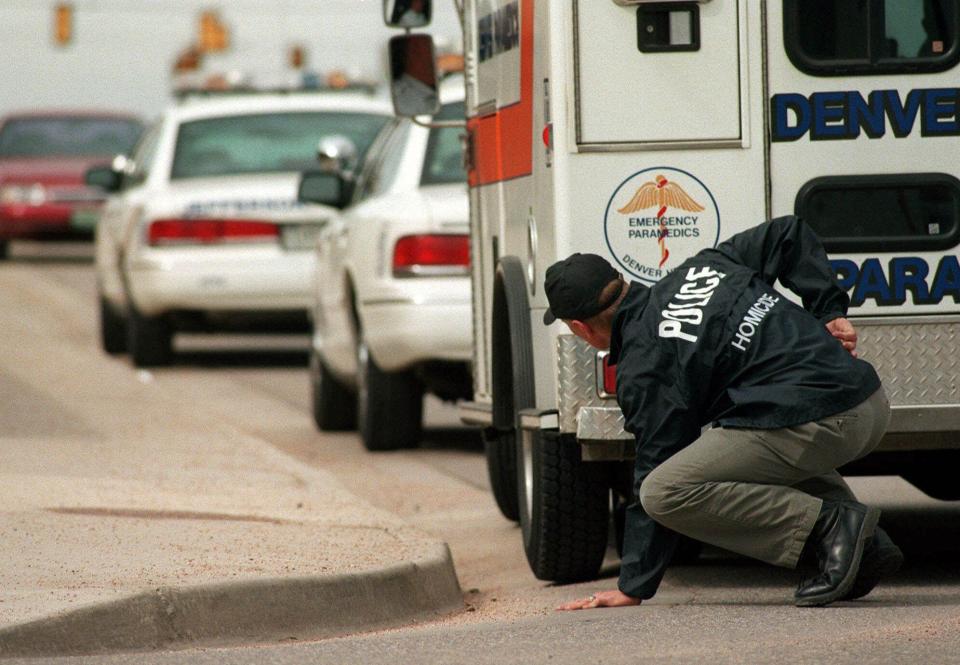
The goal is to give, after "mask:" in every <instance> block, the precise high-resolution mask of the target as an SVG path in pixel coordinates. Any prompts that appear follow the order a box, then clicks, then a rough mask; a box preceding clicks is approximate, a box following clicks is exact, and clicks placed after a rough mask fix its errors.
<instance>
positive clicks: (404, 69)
mask: <svg viewBox="0 0 960 665" xmlns="http://www.w3.org/2000/svg"><path fill="white" fill-rule="evenodd" d="M390 96H391V98H392V99H393V112H394V113H396V114H397V115H398V116H400V117H403V118H412V117H414V116H418V115H433V114H434V113H436V112H437V111H438V110H440V95H439V94H438V92H437V66H436V59H435V58H434V49H433V38H432V37H431V36H430V35H401V36H397V37H392V38H391V39H390Z"/></svg>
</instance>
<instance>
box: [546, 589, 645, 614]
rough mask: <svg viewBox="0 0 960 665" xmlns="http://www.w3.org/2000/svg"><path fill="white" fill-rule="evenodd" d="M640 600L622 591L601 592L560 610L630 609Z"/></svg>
mask: <svg viewBox="0 0 960 665" xmlns="http://www.w3.org/2000/svg"><path fill="white" fill-rule="evenodd" d="M640 602H641V601H640V599H639V598H634V597H633V596H628V595H627V594H625V593H622V592H620V591H600V592H598V593H595V594H593V595H592V596H590V597H589V598H580V599H579V600H574V601H572V602H569V603H565V604H563V605H561V606H560V607H558V608H557V609H558V610H591V609H593V608H595V607H628V606H630V605H639V604H640Z"/></svg>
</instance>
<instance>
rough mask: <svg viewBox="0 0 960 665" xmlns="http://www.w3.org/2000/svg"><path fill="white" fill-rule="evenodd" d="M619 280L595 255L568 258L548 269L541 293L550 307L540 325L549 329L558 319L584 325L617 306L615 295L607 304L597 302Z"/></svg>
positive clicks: (618, 293)
mask: <svg viewBox="0 0 960 665" xmlns="http://www.w3.org/2000/svg"><path fill="white" fill-rule="evenodd" d="M619 276H620V273H618V272H617V271H616V270H614V268H613V266H612V265H610V263H609V262H608V261H607V260H606V259H605V258H603V257H602V256H597V255H596V254H580V253H579V252H578V253H576V254H571V255H570V256H568V257H567V258H565V259H564V260H563V261H557V262H556V263H554V264H553V265H552V266H550V267H549V268H547V275H546V278H545V279H544V280H543V289H544V291H545V292H546V294H547V301H548V302H549V303H550V307H548V308H547V311H546V312H544V313H543V322H544V323H545V324H547V325H550V324H551V323H553V322H554V321H556V320H557V319H576V320H578V321H583V320H585V319H589V318H590V317H592V316H596V315H597V314H599V313H600V312H602V311H603V310H605V309H606V308H607V307H609V306H610V305H612V304H613V303H615V302H616V300H617V298H618V297H619V296H620V292H619V291H618V292H616V293H615V294H613V296H612V297H610V298H609V299H608V302H600V294H601V293H602V292H603V289H604V288H605V287H606V286H607V284H609V283H610V282H612V281H613V280H615V279H617V278H618V277H619Z"/></svg>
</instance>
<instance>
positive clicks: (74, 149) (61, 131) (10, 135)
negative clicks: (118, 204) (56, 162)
mask: <svg viewBox="0 0 960 665" xmlns="http://www.w3.org/2000/svg"><path fill="white" fill-rule="evenodd" d="M142 130H143V126H142V125H141V124H140V123H139V122H136V121H133V120H125V119H122V118H77V117H60V116H57V117H49V118H13V119H11V120H8V121H7V122H6V123H4V125H3V129H2V130H0V157H104V156H113V155H116V154H119V153H128V152H129V151H130V149H131V148H132V147H133V144H134V143H136V141H137V138H138V137H139V136H140V132H141V131H142Z"/></svg>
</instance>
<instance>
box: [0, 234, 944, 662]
mask: <svg viewBox="0 0 960 665" xmlns="http://www.w3.org/2000/svg"><path fill="white" fill-rule="evenodd" d="M89 256H90V248H89V247H88V246H83V245H66V246H48V245H39V244H32V243H17V244H15V245H14V247H13V258H12V260H10V261H9V262H6V263H3V264H0V271H23V272H24V273H25V274H27V275H30V276H31V277H32V278H35V279H36V280H37V281H39V282H43V283H44V284H46V285H48V288H49V289H50V297H51V300H52V301H53V300H57V301H61V302H62V301H63V300H64V299H76V300H78V301H82V302H87V303H89V316H88V317H83V319H82V320H81V321H78V323H77V324H76V325H73V326H70V327H68V328H67V330H69V334H71V335H74V336H78V337H82V338H83V339H86V340H88V341H89V349H90V353H91V354H99V355H101V356H102V358H103V362H104V363H108V362H113V363H115V362H126V361H125V360H120V361H118V360H116V359H110V358H108V357H107V356H105V355H103V354H102V353H101V352H100V350H99V348H98V346H97V341H96V340H97V337H96V319H95V302H96V301H95V287H94V277H93V268H92V265H91V264H90V262H89ZM39 306H40V307H42V306H43V305H42V303H41V304H40V305H39ZM31 315H32V313H31V312H30V311H25V312H23V316H31ZM24 343H25V344H29V343H30V341H29V340H24ZM306 343H307V340H306V338H305V337H299V336H284V337H278V338H269V337H252V338H251V337H219V336H218V337H211V336H191V337H183V338H180V339H178V340H177V349H178V355H177V359H176V362H175V364H174V365H173V366H172V367H170V368H164V369H159V370H155V371H152V372H149V373H141V377H142V379H143V380H151V381H154V380H155V381H164V382H169V383H171V384H174V385H176V386H178V387H179V388H181V389H183V390H184V391H189V392H190V393H191V394H195V395H197V398H198V399H207V400H209V403H210V408H211V409H219V410H221V411H227V412H230V413H233V414H235V417H236V419H237V422H238V423H240V424H241V425H242V427H243V428H244V429H246V430H247V431H249V432H250V433H251V434H255V435H256V436H258V437H259V438H261V439H262V440H263V441H264V445H271V446H275V447H276V448H278V449H280V450H282V451H284V452H286V453H287V454H289V455H291V456H293V457H295V458H296V459H298V460H300V461H301V462H303V463H305V464H309V465H316V466H319V467H322V468H324V469H326V470H327V471H330V472H332V473H334V474H336V476H337V477H338V478H339V479H340V480H341V482H343V484H344V485H346V487H347V488H348V489H349V490H351V491H352V492H353V493H355V494H357V495H358V496H361V497H363V498H364V499H366V500H368V501H370V502H371V503H374V504H375V505H377V506H379V507H382V508H385V509H388V510H390V511H392V512H394V513H396V514H399V515H401V516H402V517H404V518H405V519H406V520H407V521H409V522H410V523H412V524H413V525H415V526H418V527H421V528H423V529H425V530H427V531H428V532H430V533H432V534H435V535H437V536H439V537H441V538H443V539H444V540H446V541H447V542H448V543H449V545H450V547H451V551H452V553H453V556H454V560H455V563H456V567H457V573H458V576H459V579H460V583H461V586H462V588H463V590H464V594H465V601H466V607H467V610H466V611H465V612H463V613H461V614H459V615H456V616H453V617H450V618H447V619H444V620H442V621H439V622H435V623H432V624H428V625H420V626H412V627H409V628H404V629H397V630H392V631H385V632H380V633H372V634H364V635H356V636H351V637H344V638H338V639H334V640H326V641H322V642H315V643H309V644H297V643H292V642H286V643H282V644H276V645H253V646H250V647H246V648H234V649H223V650H217V649H206V650H189V651H175V652H157V653H150V654H144V653H139V654H126V655H117V656H111V657H96V658H86V659H62V660H58V661H56V662H60V663H74V662H90V663H93V662H95V663H199V664H203V663H277V664H281V663H338V664H340V663H374V662H377V663H379V662H390V663H445V664H447V663H512V662H517V663H521V662H522V663H583V662H603V663H637V662H691V663H695V662H712V663H767V662H770V663H773V662H778V663H779V662H784V661H786V662H791V663H864V662H870V663H904V662H922V663H950V662H960V649H958V647H960V630H958V629H960V594H958V591H960V570H958V568H957V566H956V561H957V557H958V554H960V504H957V505H955V504H950V503H942V502H937V501H933V500H930V499H927V498H926V497H924V496H923V495H922V494H921V493H919V492H918V491H916V490H915V489H913V488H912V487H911V486H910V485H908V484H907V483H905V482H903V481H902V480H899V479H896V478H869V479H854V481H853V485H854V488H855V490H857V492H858V493H859V494H860V495H861V498H863V499H864V500H865V501H868V502H871V503H875V504H877V505H879V506H880V507H881V508H883V510H884V515H883V520H882V522H883V524H884V525H885V526H886V528H887V529H888V531H889V532H890V533H891V534H892V535H893V537H894V538H895V539H896V540H897V541H898V542H899V543H900V544H901V546H902V547H903V548H904V550H905V552H906V554H907V557H908V563H907V565H906V566H905V568H904V570H902V571H901V572H900V573H899V574H898V575H897V576H896V577H895V578H894V579H892V580H891V581H890V582H889V583H888V584H886V585H884V586H882V587H880V588H878V589H877V590H876V591H875V592H874V593H873V594H871V595H870V596H868V597H867V598H866V599H865V600H863V601H861V602H856V603H841V604H837V605H835V606H834V607H831V608H826V609H797V608H794V607H793V606H792V604H791V602H790V601H791V597H792V591H793V587H794V585H795V584H796V582H797V579H798V573H796V572H795V571H787V570H780V569H774V568H772V567H769V566H765V565H761V564H756V563H754V562H751V561H747V560H745V559H742V558H738V557H735V556H731V555H728V554H725V553H722V552H718V551H708V552H707V553H706V554H705V556H704V557H703V558H702V559H701V561H699V562H697V563H695V564H693V565H687V566H677V567H675V568H673V569H671V571H670V572H669V573H668V575H667V577H666V579H665V581H664V585H663V587H662V589H661V591H660V593H659V594H658V595H657V597H656V598H655V599H653V600H652V601H650V602H648V603H645V604H644V605H642V606H640V607H634V608H627V609H619V610H595V611H584V612H575V613H559V612H555V611H553V609H552V608H553V607H555V606H556V605H557V604H558V603H560V602H562V601H564V600H566V599H571V598H574V597H579V596H582V595H587V594H589V593H591V592H592V591H594V590H598V589H604V588H612V587H613V586H615V583H616V572H617V571H616V559H615V558H613V557H610V558H609V559H608V565H606V566H605V569H604V573H603V575H604V576H603V578H602V579H600V580H598V581H596V582H594V583H588V584H580V585H570V586H555V585H550V584H546V583H543V582H540V581H538V580H536V579H534V578H533V576H532V575H531V574H530V572H529V569H528V568H527V565H526V562H525V560H524V556H523V552H522V549H521V545H520V534H519V530H518V529H517V527H516V526H515V525H514V524H512V523H510V522H508V521H506V520H505V519H503V518H502V517H500V515H499V513H498V512H497V509H496V507H495V505H494V503H493V501H492V499H491V497H490V495H489V491H488V487H487V479H486V469H485V465H484V460H483V454H482V447H481V444H480V442H479V439H478V437H477V436H476V433H475V432H473V431H471V430H469V429H465V428H463V427H460V426H459V425H458V424H457V421H456V417H455V413H454V411H453V410H452V409H451V408H450V407H449V406H447V405H441V404H438V403H432V402H431V403H430V404H429V405H428V409H427V422H428V428H427V430H426V433H425V439H424V441H423V444H422V445H421V447H420V448H419V449H416V450H409V451H399V452H392V453H383V454H377V455H372V454H369V453H367V452H365V451H364V450H363V447H362V445H361V444H360V442H359V439H358V438H357V437H356V436H355V435H353V434H336V435H330V434H321V433H318V432H317V431H316V430H315V429H314V427H313V424H312V420H311V419H310V414H309V405H308V399H309V391H308V380H307V371H306V366H305V363H306V352H305V348H306ZM130 371H131V372H136V371H137V370H135V369H134V368H132V367H131V368H130ZM56 390H57V387H56V386H49V394H50V395H55V394H56ZM7 392H9V391H7ZM22 399H23V398H22V397H21V398H20V400H21V402H22ZM14 402H16V400H14ZM271 404H284V405H287V406H294V407H296V408H297V409H298V411H299V412H300V413H301V414H302V418H298V419H296V420H295V421H290V420H289V419H279V418H276V417H272V416H271V410H270V405H271ZM23 406H24V405H23V404H21V405H20V406H18V407H15V406H14V405H12V403H11V402H7V403H6V406H5V407H4V406H0V426H2V427H4V428H6V429H14V430H15V429H16V428H17V426H18V419H20V418H22V417H23V416H22V415H21V414H22V413H24V412H25V411H26V412H29V408H27V409H24V408H22V407H23ZM27 406H29V405H27ZM50 431H51V436H56V435H57V428H56V427H51V430H50ZM11 662H12V661H11ZM29 662H40V661H36V660H34V661H29Z"/></svg>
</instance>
